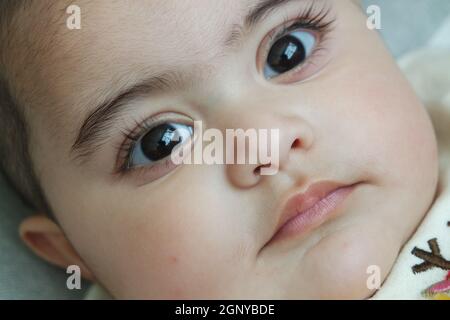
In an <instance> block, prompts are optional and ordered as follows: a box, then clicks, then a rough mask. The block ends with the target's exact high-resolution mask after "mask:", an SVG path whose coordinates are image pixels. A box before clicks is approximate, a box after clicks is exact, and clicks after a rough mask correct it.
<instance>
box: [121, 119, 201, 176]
mask: <svg viewBox="0 0 450 320" xmlns="http://www.w3.org/2000/svg"><path fill="white" fill-rule="evenodd" d="M162 117H164V118H166V119H164V120H163V119H161V118H162ZM171 117H172V118H175V117H176V118H179V116H178V115H176V114H173V115H171ZM176 118H175V119H176ZM189 122H190V121H189ZM187 123H188V121H187V120H185V119H182V120H167V114H166V115H163V116H155V117H153V118H152V119H148V120H146V121H144V122H142V123H137V128H136V129H134V130H132V132H124V136H125V141H124V142H123V144H122V146H121V147H120V150H119V155H118V169H117V173H119V174H126V173H128V172H129V171H133V170H134V169H142V170H143V171H142V173H143V174H145V175H146V176H149V178H146V180H147V181H148V180H156V179H158V178H160V177H162V176H164V175H166V174H167V173H168V172H170V171H171V170H173V169H174V168H175V167H176V166H177V164H175V163H173V161H172V158H171V155H172V152H173V151H174V149H175V148H178V147H181V146H183V145H184V144H185V143H188V142H190V141H191V142H192V140H193V139H192V137H193V132H194V129H193V125H190V124H187Z"/></svg>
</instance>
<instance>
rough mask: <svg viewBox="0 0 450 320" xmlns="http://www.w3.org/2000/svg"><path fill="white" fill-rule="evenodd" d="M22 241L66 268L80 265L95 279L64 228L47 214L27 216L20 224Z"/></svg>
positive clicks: (39, 254)
mask: <svg viewBox="0 0 450 320" xmlns="http://www.w3.org/2000/svg"><path fill="white" fill-rule="evenodd" d="M19 234H20V238H21V239H22V241H23V242H24V243H25V244H26V245H27V246H28V247H29V248H30V249H31V250H32V251H33V252H34V253H35V254H36V255H38V256H39V257H41V258H42V259H44V260H46V261H48V262H50V263H51V264H54V265H57V266H60V267H62V268H64V269H66V268H67V267H68V266H70V265H77V266H79V267H80V270H81V275H82V276H83V277H84V278H85V279H88V280H91V281H94V276H93V274H92V272H91V271H90V270H89V268H88V267H87V266H86V265H85V263H84V262H83V261H82V259H81V258H80V256H79V255H78V253H77V252H76V251H75V249H74V248H73V246H72V245H71V244H70V242H69V240H68V239H67V237H66V236H65V234H64V233H63V231H62V229H61V228H60V227H59V226H58V225H57V224H56V223H55V222H53V221H52V220H51V219H50V218H48V217H47V216H45V215H42V214H37V215H34V216H31V217H27V218H26V219H25V220H23V221H22V223H21V224H20V226H19Z"/></svg>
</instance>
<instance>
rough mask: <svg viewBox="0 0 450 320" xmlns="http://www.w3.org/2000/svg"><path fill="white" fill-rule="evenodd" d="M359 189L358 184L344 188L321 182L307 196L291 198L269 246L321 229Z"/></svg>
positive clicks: (338, 184) (336, 184) (311, 187)
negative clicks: (356, 188)
mask: <svg viewBox="0 0 450 320" xmlns="http://www.w3.org/2000/svg"><path fill="white" fill-rule="evenodd" d="M356 185H357V183H355V184H351V185H344V184H341V183H338V182H333V181H321V182H317V183H314V184H313V185H311V186H310V187H309V188H308V190H307V191H306V192H305V193H300V194H296V195H294V196H292V197H290V198H289V200H288V201H287V203H286V205H285V206H284V209H283V211H282V213H281V215H280V217H281V218H280V221H279V222H278V225H277V228H276V232H275V234H274V236H273V237H272V238H271V239H270V241H269V242H273V241H275V240H276V241H279V240H280V239H284V238H286V237H290V236H292V235H294V234H299V233H304V232H306V231H308V230H311V229H313V228H315V227H318V226H319V225H321V224H322V223H323V222H325V221H326V220H327V219H328V218H330V217H331V216H332V215H333V214H334V213H335V211H336V209H337V208H338V207H339V205H340V204H341V203H342V202H343V201H344V200H345V198H346V197H347V196H348V195H349V194H350V193H351V192H352V191H353V189H354V188H355V187H356Z"/></svg>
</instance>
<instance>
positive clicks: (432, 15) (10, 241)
mask: <svg viewBox="0 0 450 320" xmlns="http://www.w3.org/2000/svg"><path fill="white" fill-rule="evenodd" d="M363 2H364V3H365V5H370V4H377V5H380V7H381V12H382V30H380V33H381V34H382V36H383V37H384V38H385V40H386V43H387V45H388V47H389V48H390V50H391V51H392V53H393V54H394V55H395V56H396V57H398V56H400V55H401V54H403V53H405V52H407V51H410V50H412V49H415V48H417V47H420V46H422V45H424V44H426V43H427V42H428V41H429V39H430V38H431V35H432V34H433V33H434V32H435V31H436V29H437V27H439V26H440V25H441V24H442V23H443V21H444V20H445V18H446V16H447V15H448V14H449V13H450V1H448V0H414V1H411V0H364V1H363ZM447 35H448V34H447ZM441 37H442V36H441ZM30 213H31V212H30V211H29V209H27V208H26V207H25V206H24V205H23V204H22V203H21V201H20V200H19V199H18V198H17V196H16V195H15V194H14V192H13V191H12V190H11V189H10V188H9V186H8V185H7V184H6V183H5V181H4V179H3V177H2V176H0V299H20V298H28V299H73V298H75V299H77V298H80V297H82V296H83V295H84V294H85V290H80V291H77V290H75V291H70V290H68V289H67V288H66V274H65V273H64V271H62V270H58V269H57V268H55V267H52V266H50V265H48V264H47V263H45V262H42V261H40V259H38V258H36V257H34V256H33V255H32V254H31V253H30V252H29V251H28V250H27V249H26V248H25V247H24V246H23V245H22V244H21V242H20V240H19V238H18V235H17V228H18V225H19V223H20V220H21V219H22V218H23V217H24V216H26V215H27V214H30ZM82 286H83V288H86V287H87V283H84V282H83V285H82Z"/></svg>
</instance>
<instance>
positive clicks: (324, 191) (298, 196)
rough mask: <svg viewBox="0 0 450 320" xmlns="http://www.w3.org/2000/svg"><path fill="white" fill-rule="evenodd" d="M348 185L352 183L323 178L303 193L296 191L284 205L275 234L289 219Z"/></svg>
mask: <svg viewBox="0 0 450 320" xmlns="http://www.w3.org/2000/svg"><path fill="white" fill-rule="evenodd" d="M348 186H351V184H345V183H340V182H335V181H329V180H323V181H319V182H316V183H313V184H312V185H310V186H309V187H308V189H307V190H306V191H305V192H303V193H295V194H294V195H292V196H290V197H289V198H288V199H287V201H286V202H285V205H284V206H283V207H282V210H281V213H280V215H279V216H280V219H279V221H278V224H277V226H276V229H275V234H274V235H276V234H277V233H278V231H279V230H280V229H281V228H282V227H283V226H284V225H285V224H286V223H287V222H288V221H289V220H291V219H293V218H294V217H296V216H298V215H299V214H301V213H302V212H304V211H306V210H308V209H309V208H311V207H313V206H314V205H315V204H316V203H317V202H319V201H320V200H322V199H323V198H325V197H326V196H328V195H329V194H330V193H332V192H333V191H335V190H337V189H339V188H343V187H348Z"/></svg>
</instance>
